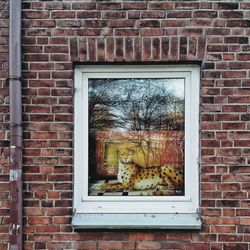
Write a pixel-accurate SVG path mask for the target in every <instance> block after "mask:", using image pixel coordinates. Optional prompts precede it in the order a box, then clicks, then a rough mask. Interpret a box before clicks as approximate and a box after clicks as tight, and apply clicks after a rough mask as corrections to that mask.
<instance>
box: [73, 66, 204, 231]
mask: <svg viewBox="0 0 250 250" xmlns="http://www.w3.org/2000/svg"><path fill="white" fill-rule="evenodd" d="M89 78H91V79H93V78H98V79H100V78H118V79H119V78H182V79H184V81H185V166H184V167H185V171H184V173H185V178H184V179H185V185H184V187H185V189H184V190H185V195H184V196H165V197H164V196H140V197H128V196H122V197H111V196H108V197H107V196H106V197H105V196H100V197H99V196H94V197H93V196H88V79H89ZM74 81H75V99H74V112H75V113H74V205H73V206H74V216H73V221H72V224H73V226H74V227H75V228H195V229H197V228H200V226H201V222H200V219H199V216H198V211H199V101H200V100H199V96H200V94H199V93H200V67H199V66H198V65H80V66H77V67H76V68H75V79H74ZM112 215H114V219H115V218H117V219H118V221H116V222H114V220H112V219H111V218H112V217H110V216H112ZM145 215H146V216H145ZM147 215H150V216H151V215H152V216H153V217H152V216H151V217H150V216H147ZM152 218H155V220H152ZM186 224H187V225H186Z"/></svg>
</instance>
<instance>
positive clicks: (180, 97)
mask: <svg viewBox="0 0 250 250" xmlns="http://www.w3.org/2000/svg"><path fill="white" fill-rule="evenodd" d="M184 87H185V83H184V79H138V78H137V79H89V82H88V94H89V97H88V98H89V121H88V122H89V195H90V196H142V195H144V196H160V195H162V196H171V195H174V196H177V195H184V92H185V91H184Z"/></svg>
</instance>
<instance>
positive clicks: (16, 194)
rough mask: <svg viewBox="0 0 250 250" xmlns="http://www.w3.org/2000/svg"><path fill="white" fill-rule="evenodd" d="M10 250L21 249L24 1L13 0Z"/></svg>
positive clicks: (11, 2) (11, 32) (11, 30)
mask: <svg viewBox="0 0 250 250" xmlns="http://www.w3.org/2000/svg"><path fill="white" fill-rule="evenodd" d="M9 3H10V6H9V9H10V17H9V95H10V241H9V249H10V250H21V249H22V93H21V0H10V2H9Z"/></svg>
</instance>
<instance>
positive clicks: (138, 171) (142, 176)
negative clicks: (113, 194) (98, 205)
mask: <svg viewBox="0 0 250 250" xmlns="http://www.w3.org/2000/svg"><path fill="white" fill-rule="evenodd" d="M118 162H119V171H118V176H117V178H118V181H119V182H117V183H104V184H103V186H102V189H104V190H124V189H127V190H147V189H154V188H157V186H164V187H165V188H166V189H174V190H177V189H181V188H182V185H183V174H182V173H181V172H180V171H177V170H175V169H174V168H172V167H170V166H167V165H165V166H160V167H147V168H144V167H140V166H139V165H137V164H136V163H134V151H133V150H131V149H121V150H119V151H118Z"/></svg>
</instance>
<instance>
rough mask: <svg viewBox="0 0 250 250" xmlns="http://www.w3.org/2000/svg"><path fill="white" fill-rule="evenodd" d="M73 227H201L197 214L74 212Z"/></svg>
mask: <svg viewBox="0 0 250 250" xmlns="http://www.w3.org/2000/svg"><path fill="white" fill-rule="evenodd" d="M72 226H73V228H74V229H201V220H200V217H199V215H198V214H97V213H95V214H90V213H88V214H87V213H75V214H74V216H73V220H72Z"/></svg>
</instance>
